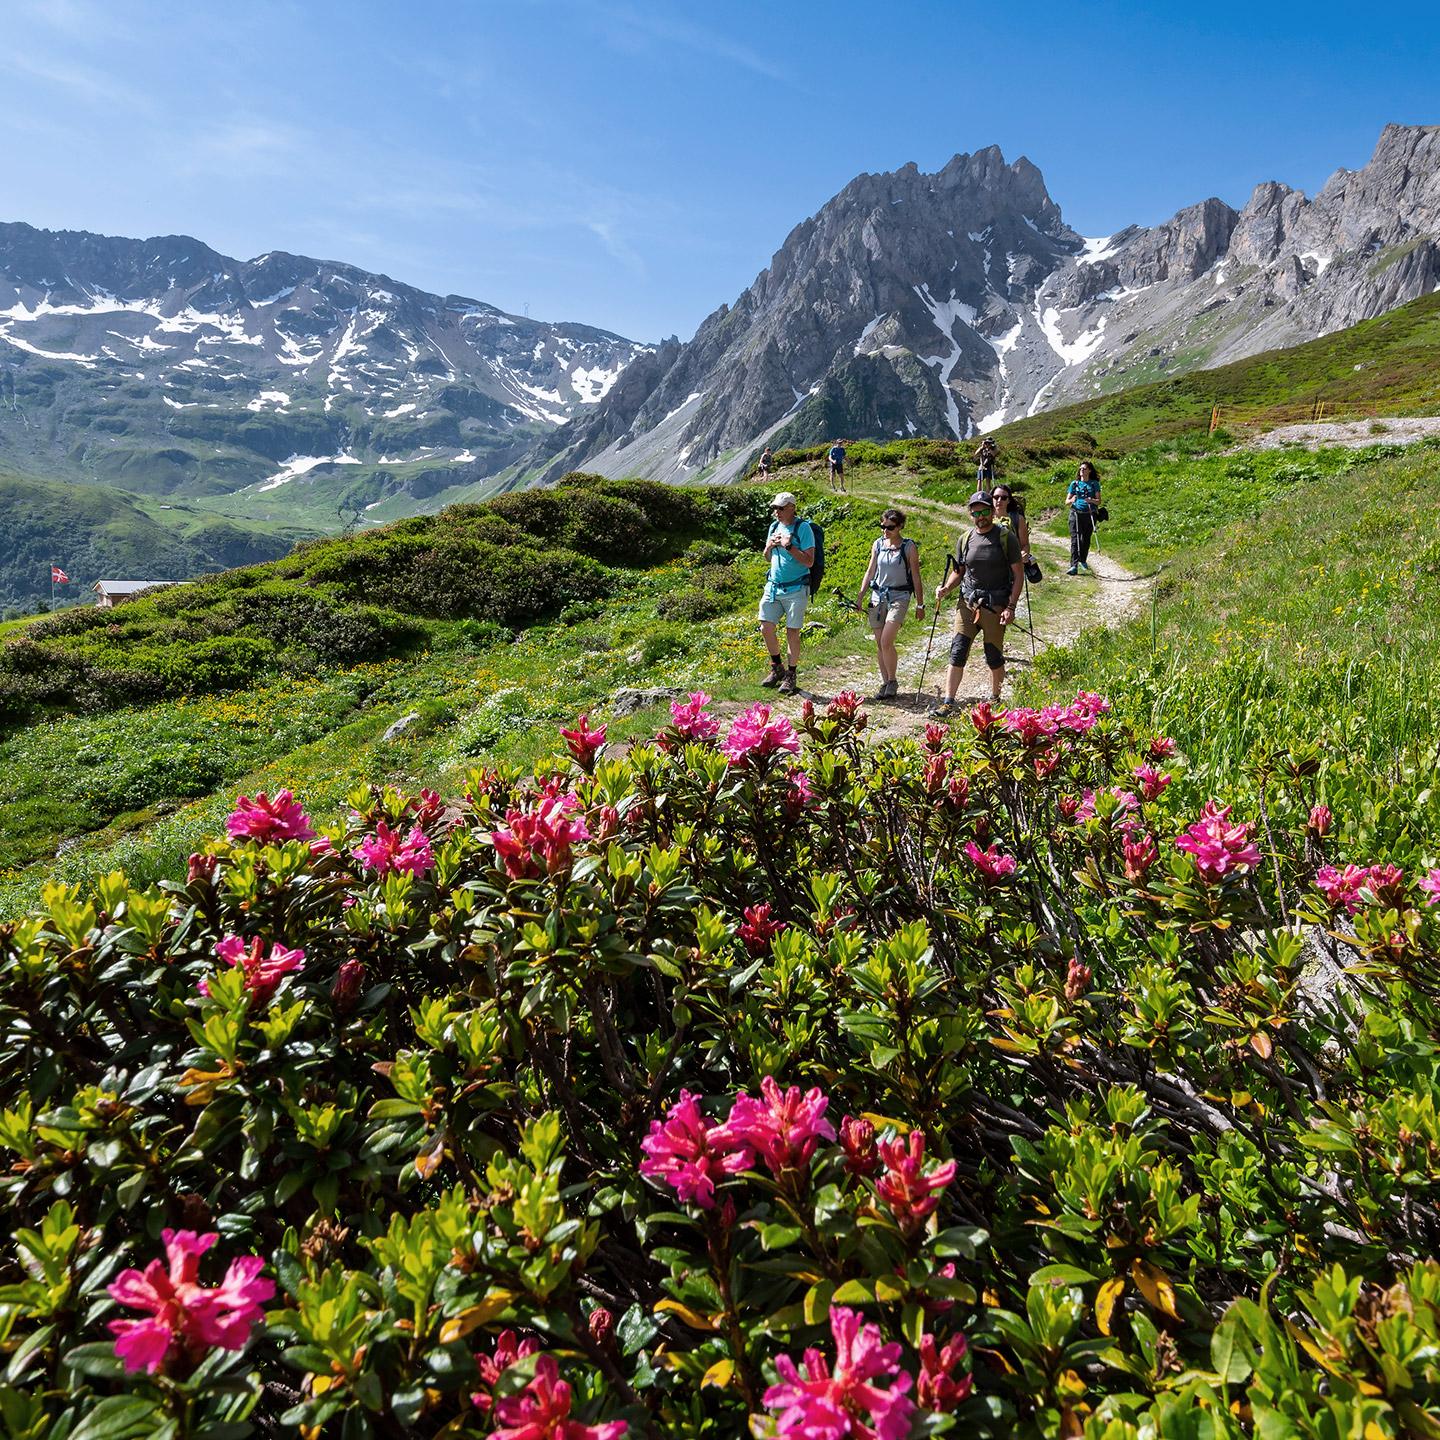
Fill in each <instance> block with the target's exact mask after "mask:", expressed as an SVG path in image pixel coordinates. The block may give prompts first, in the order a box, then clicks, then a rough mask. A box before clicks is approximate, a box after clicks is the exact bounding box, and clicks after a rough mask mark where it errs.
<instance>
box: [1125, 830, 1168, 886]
mask: <svg viewBox="0 0 1440 1440" xmlns="http://www.w3.org/2000/svg"><path fill="white" fill-rule="evenodd" d="M1124 848H1125V878H1126V879H1127V880H1128V881H1130V883H1131V884H1132V885H1139V884H1140V883H1141V882H1142V881H1143V880H1144V879H1145V877H1146V876H1147V875H1148V874H1149V873H1150V867H1151V866H1152V865H1153V864H1154V863H1155V862H1156V861H1157V860H1158V859H1159V858H1160V847H1159V846H1158V845H1157V844H1156V843H1155V837H1154V836H1153V835H1145V834H1142V835H1141V836H1140V837H1139V838H1138V839H1137V838H1136V837H1135V836H1134V835H1133V834H1132V835H1127V836H1126V838H1125V847H1124Z"/></svg>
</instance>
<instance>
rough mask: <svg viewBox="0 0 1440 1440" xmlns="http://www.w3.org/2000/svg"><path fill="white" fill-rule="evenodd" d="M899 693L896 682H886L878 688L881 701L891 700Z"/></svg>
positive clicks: (897, 682) (898, 686) (898, 683)
mask: <svg viewBox="0 0 1440 1440" xmlns="http://www.w3.org/2000/svg"><path fill="white" fill-rule="evenodd" d="M899 693H900V682H899V681H898V680H887V681H886V682H885V683H884V684H883V685H882V686H881V687H880V698H881V699H882V700H893V699H894V698H895V697H896V696H897V695H898V694H899Z"/></svg>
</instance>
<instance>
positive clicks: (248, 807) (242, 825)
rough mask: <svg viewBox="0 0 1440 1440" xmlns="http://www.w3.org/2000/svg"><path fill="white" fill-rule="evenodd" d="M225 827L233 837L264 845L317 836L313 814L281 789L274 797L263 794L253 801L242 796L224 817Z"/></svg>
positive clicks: (286, 791)
mask: <svg viewBox="0 0 1440 1440" xmlns="http://www.w3.org/2000/svg"><path fill="white" fill-rule="evenodd" d="M225 829H226V831H227V832H228V833H229V835H230V838H231V839H232V840H255V841H258V842H259V843H260V844H261V845H274V844H275V843H277V842H278V841H282V840H313V839H314V838H315V827H314V826H313V825H311V823H310V817H309V816H308V815H307V814H306V813H305V812H304V811H303V810H302V809H301V808H300V804H299V802H298V801H297V800H296V799H295V797H294V796H293V795H292V794H291V793H290V792H289V791H288V790H282V791H281V792H280V793H279V794H278V795H277V796H275V798H274V799H273V800H272V799H270V798H269V797H268V796H266V795H263V794H261V795H257V796H256V797H255V798H254V799H253V800H252V799H250V797H249V796H248V795H241V796H240V797H239V798H238V799H237V800H236V801H235V809H234V810H233V811H231V813H230V814H229V815H228V816H227V817H226V819H225Z"/></svg>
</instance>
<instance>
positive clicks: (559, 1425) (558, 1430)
mask: <svg viewBox="0 0 1440 1440" xmlns="http://www.w3.org/2000/svg"><path fill="white" fill-rule="evenodd" d="M571 1400H572V1396H571V1394H570V1386H569V1385H568V1384H567V1383H566V1382H565V1381H564V1380H562V1379H561V1378H560V1367H559V1366H558V1365H557V1364H556V1363H555V1357H554V1356H553V1355H542V1356H541V1357H540V1358H539V1359H538V1360H537V1361H536V1362H535V1376H534V1378H533V1379H532V1380H531V1381H530V1383H529V1384H528V1385H527V1386H526V1387H525V1388H524V1389H523V1390H522V1391H521V1392H520V1393H519V1394H518V1395H502V1396H500V1397H499V1398H498V1399H497V1400H496V1401H495V1421H496V1428H495V1429H494V1430H493V1431H492V1432H491V1436H492V1440H620V1436H622V1435H623V1434H625V1432H626V1431H627V1430H628V1429H629V1428H630V1427H629V1426H628V1425H627V1424H626V1423H625V1421H623V1420H607V1421H606V1422H605V1423H604V1424H603V1425H585V1424H582V1423H581V1422H580V1421H579V1420H572V1419H571V1418H570V1405H571Z"/></svg>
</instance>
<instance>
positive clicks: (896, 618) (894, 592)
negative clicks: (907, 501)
mask: <svg viewBox="0 0 1440 1440" xmlns="http://www.w3.org/2000/svg"><path fill="white" fill-rule="evenodd" d="M880 530H881V535H880V538H879V539H878V540H876V541H875V543H874V544H873V545H872V546H871V547H870V563H869V565H867V566H866V568H865V578H864V579H863V580H862V581H861V582H860V597H859V599H857V600H856V602H855V608H856V609H857V610H861V609H864V610H865V611H866V613H867V615H868V616H869V619H870V629H871V630H872V631H873V632H874V634H875V649H876V652H877V654H878V655H879V659H880V688H879V689H878V690H877V691H876V692H875V694H874V695H873V696H872V697H871V698H872V699H874V700H889V699H891V698H892V697H893V696H894V695H895V692H896V691H897V690H898V689H899V688H900V682H899V680H898V679H897V678H896V671H897V670H898V669H899V666H900V657H899V655H898V654H897V653H896V650H895V637H896V636H897V635H899V633H900V627H901V626H902V625H903V624H904V623H905V614H906V612H907V611H908V610H909V609H910V597H911V596H912V595H913V596H914V597H915V618H916V619H917V620H920V619H923V618H924V616H925V582H924V580H923V579H922V578H921V575H920V547H919V546H918V545H917V544H916V543H915V541H913V540H909V539H907V538H906V537H905V534H904V530H905V512H904V511H903V510H887V511H886V512H885V513H884V514H883V515H882V516H881V517H880ZM867 592H868V595H869V603H868V605H867V604H866V595H867Z"/></svg>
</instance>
